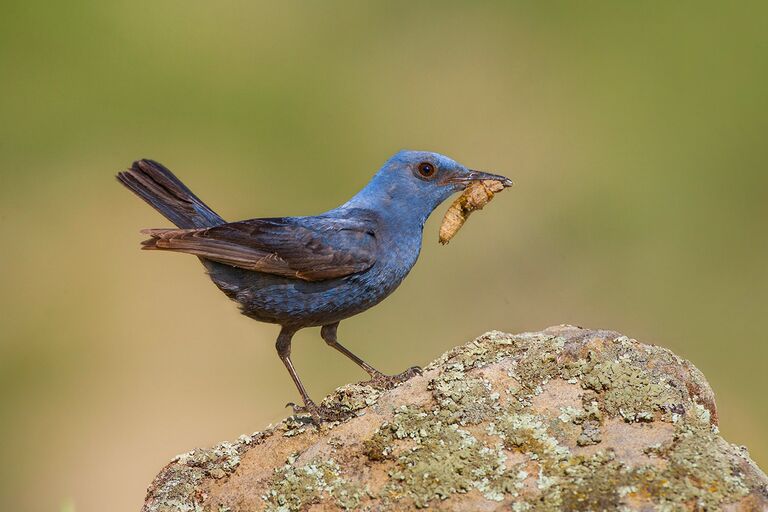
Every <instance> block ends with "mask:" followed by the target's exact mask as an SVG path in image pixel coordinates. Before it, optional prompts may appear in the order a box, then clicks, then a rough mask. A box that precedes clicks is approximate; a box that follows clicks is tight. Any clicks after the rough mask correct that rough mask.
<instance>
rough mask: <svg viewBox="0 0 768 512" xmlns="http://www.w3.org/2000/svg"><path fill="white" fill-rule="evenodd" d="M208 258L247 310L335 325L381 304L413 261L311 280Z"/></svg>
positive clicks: (292, 321)
mask: <svg viewBox="0 0 768 512" xmlns="http://www.w3.org/2000/svg"><path fill="white" fill-rule="evenodd" d="M205 263H206V267H207V268H208V271H209V274H210V275H211V279H213V281H214V283H216V285H217V286H218V287H219V288H220V289H221V290H222V291H223V292H224V293H226V294H227V296H229V297H230V298H231V299H232V300H234V301H236V302H237V303H239V304H240V309H241V311H242V313H243V314H244V315H246V316H248V317H250V318H253V319H255V320H259V321H262V322H269V323H276V324H280V325H290V326H297V327H311V326H318V325H326V324H331V323H334V322H338V321H340V320H343V319H345V318H349V317H351V316H353V315H356V314H358V313H361V312H363V311H365V310H366V309H368V308H370V307H372V306H374V305H376V304H378V303H379V302H381V301H382V300H384V299H385V298H386V297H387V296H388V295H389V294H390V293H392V292H393V291H394V290H395V288H397V286H398V285H399V284H400V283H401V282H402V281H403V279H404V278H405V276H406V275H407V274H408V271H409V270H410V268H411V266H412V264H413V263H412V262H400V263H401V264H399V265H394V266H393V265H385V264H383V262H377V263H376V264H374V265H373V266H372V267H371V268H369V269H368V270H366V271H363V272H359V273H357V274H352V275H350V276H346V277H343V278H339V279H331V280H328V281H318V282H309V281H302V280H299V279H289V278H285V277H280V276H275V275H271V274H263V273H260V272H253V271H249V270H243V269H239V268H235V267H231V266H229V265H224V264H220V263H214V262H209V261H206V262H205ZM409 263H410V264H409Z"/></svg>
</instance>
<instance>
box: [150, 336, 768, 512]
mask: <svg viewBox="0 0 768 512" xmlns="http://www.w3.org/2000/svg"><path fill="white" fill-rule="evenodd" d="M325 404H326V405H336V406H337V407H338V408H339V409H340V410H344V411H348V412H349V419H347V420H346V421H343V422H340V423H336V424H324V425H323V426H322V427H320V428H317V427H315V426H313V425H311V424H309V423H307V422H306V420H305V419H302V418H295V417H293V418H288V419H286V420H284V421H283V422H281V423H280V424H278V425H276V426H271V427H269V428H268V429H266V430H265V431H264V432H259V433H256V434H253V435H250V436H241V437H240V439H238V440H237V441H235V442H232V443H222V444H221V445H219V446H216V447H214V448H212V449H207V450H194V451H192V452H190V453H188V454H184V455H181V456H179V457H177V458H176V459H174V461H172V462H171V463H170V464H169V465H168V466H166V467H165V468H164V469H163V470H162V471H161V473H160V474H159V475H158V476H157V478H156V479H155V481H154V482H153V483H152V485H151V487H150V489H149V493H148V495H147V499H146V503H145V505H144V512H171V511H174V512H175V511H183V512H186V511H195V512H197V511H205V512H245V511H248V512H250V511H255V510H268V511H293V510H312V511H320V510H369V511H384V510H412V509H414V508H435V509H439V510H456V511H460V510H461V511H465V510H466V511H485V510H489V511H490V510H512V511H517V512H520V511H532V512H533V511H560V510H567V511H570V510H574V511H580V510H583V511H602V510H644V511H645V510H663V511H674V510H768V478H766V476H765V474H763V473H762V471H760V469H759V468H758V467H757V466H756V465H755V464H754V463H753V462H752V461H751V460H750V459H749V456H748V454H747V453H746V450H745V449H744V448H741V447H737V446H734V445H731V444H729V443H727V442H726V441H725V440H723V439H722V438H721V437H720V436H719V435H718V430H717V411H716V409H715V402H714V397H713V394H712V390H711V389H710V388H709V385H708V384H707V382H706V380H705V379H704V376H703V375H702V374H701V373H700V372H699V371H698V370H697V369H696V368H695V367H694V366H693V365H692V364H691V363H689V362H688V361H685V360H683V359H680V358H679V357H677V356H675V355H674V354H672V353H671V352H670V351H668V350H666V349H663V348H660V347H656V346H650V345H644V344H642V343H639V342H637V341H635V340H632V339H629V338H627V337H625V336H622V335H620V334H618V333H615V332H610V331H592V330H586V329H580V328H577V327H571V326H560V327H553V328H549V329H546V330H545V331H543V332H535V333H524V334H518V335H512V334H504V333H501V332H490V333H487V334H484V335H483V336H480V337H479V338H477V339H476V340H474V341H472V342H470V343H468V344H466V345H464V346H461V347H458V348H455V349H453V350H451V351H449V352H448V353H446V354H444V355H443V356H442V357H440V358H439V359H437V360H436V361H434V362H433V363H431V364H430V365H429V366H427V367H426V368H425V369H424V373H423V374H422V375H421V376H417V377H414V378H412V379H410V380H409V381H407V382H405V383H403V384H401V385H400V386H399V387H397V388H395V389H391V390H377V389H373V388H371V387H370V386H367V385H365V384H364V383H363V384H354V385H350V386H345V387H343V388H340V389H339V390H337V391H336V392H335V393H334V394H332V395H330V396H329V397H327V398H326V399H325Z"/></svg>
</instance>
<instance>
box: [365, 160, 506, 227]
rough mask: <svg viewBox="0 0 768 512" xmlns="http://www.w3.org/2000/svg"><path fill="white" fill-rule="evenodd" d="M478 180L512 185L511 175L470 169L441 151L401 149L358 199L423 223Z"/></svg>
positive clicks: (371, 205) (368, 205)
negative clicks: (435, 210)
mask: <svg viewBox="0 0 768 512" xmlns="http://www.w3.org/2000/svg"><path fill="white" fill-rule="evenodd" d="M478 180H498V181H500V182H502V183H503V184H504V186H505V187H509V186H511V185H512V181H511V180H510V179H509V178H506V177H504V176H499V175H496V174H490V173H487V172H480V171H475V170H472V169H468V168H466V167H464V166H463V165H461V164H460V163H458V162H456V161H454V160H452V159H450V158H448V157H447V156H444V155H441V154H439V153H431V152H429V151H400V152H399V153H397V154H395V155H394V156H393V157H392V158H390V159H389V160H387V162H386V163H385V164H384V166H383V167H382V168H381V169H380V170H379V172H378V173H376V175H375V176H374V177H373V179H372V180H371V181H370V183H368V185H367V186H366V187H365V188H364V189H363V190H362V191H361V192H360V193H359V194H358V195H357V196H356V197H355V199H362V200H364V201H365V203H368V204H366V205H365V206H367V207H377V208H383V209H386V210H390V211H393V212H395V211H399V212H402V213H403V214H406V213H407V214H409V215H411V216H414V217H416V218H418V219H419V220H420V222H421V223H422V224H423V223H424V221H426V219H427V217H429V214H430V213H432V211H433V210H434V209H435V208H437V206H438V205H440V203H442V202H443V201H445V200H446V199H448V198H449V197H450V196H451V195H453V194H454V193H456V192H460V191H462V190H464V189H465V188H466V187H467V185H469V184H470V183H471V182H472V181H478Z"/></svg>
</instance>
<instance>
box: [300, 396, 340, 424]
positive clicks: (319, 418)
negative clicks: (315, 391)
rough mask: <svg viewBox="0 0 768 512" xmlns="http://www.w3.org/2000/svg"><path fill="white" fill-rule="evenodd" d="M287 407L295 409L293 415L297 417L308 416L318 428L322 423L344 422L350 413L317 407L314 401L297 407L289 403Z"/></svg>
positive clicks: (321, 406)
mask: <svg viewBox="0 0 768 512" xmlns="http://www.w3.org/2000/svg"><path fill="white" fill-rule="evenodd" d="M285 406H286V407H290V408H291V409H293V414H295V415H297V416H305V417H306V416H307V415H308V416H309V419H310V421H311V422H312V423H314V424H315V425H317V426H318V427H319V426H320V424H322V423H327V422H333V421H343V420H345V419H347V418H348V417H349V413H345V412H344V411H342V410H340V409H337V408H334V407H326V406H324V405H317V404H316V403H315V402H313V401H312V400H307V401H306V403H305V404H304V405H296V404H294V403H293V402H289V403H287V404H285Z"/></svg>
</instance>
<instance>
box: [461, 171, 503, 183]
mask: <svg viewBox="0 0 768 512" xmlns="http://www.w3.org/2000/svg"><path fill="white" fill-rule="evenodd" d="M483 180H494V181H500V182H501V184H502V185H504V187H511V186H512V180H511V179H509V178H507V177H505V176H500V175H498V174H491V173H489V172H481V171H473V170H472V169H470V170H469V172H468V173H466V174H464V175H463V176H461V177H460V178H458V180H457V181H458V182H460V183H463V184H464V186H465V187H466V186H467V185H469V183H470V182H471V181H483Z"/></svg>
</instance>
